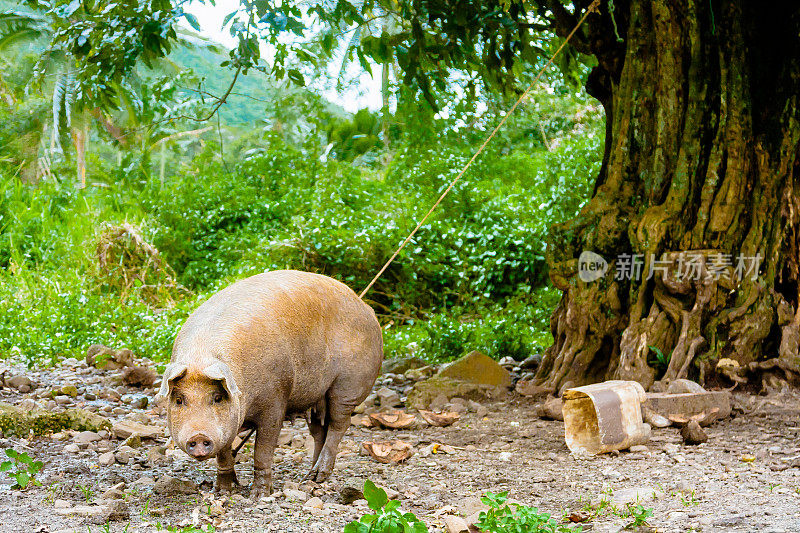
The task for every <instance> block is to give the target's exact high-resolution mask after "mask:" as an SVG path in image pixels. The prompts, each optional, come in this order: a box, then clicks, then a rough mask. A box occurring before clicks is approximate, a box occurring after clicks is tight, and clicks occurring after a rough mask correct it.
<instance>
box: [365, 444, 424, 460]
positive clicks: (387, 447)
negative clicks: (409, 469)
mask: <svg viewBox="0 0 800 533" xmlns="http://www.w3.org/2000/svg"><path fill="white" fill-rule="evenodd" d="M363 446H364V450H365V451H366V452H367V453H368V454H369V455H370V457H372V458H373V459H375V460H376V461H378V462H379V463H384V464H397V463H402V462H403V461H405V460H406V459H408V458H409V457H411V455H412V453H413V450H412V448H411V445H410V444H409V443H407V442H403V441H402V440H393V441H382V442H365V443H364V444H363Z"/></svg>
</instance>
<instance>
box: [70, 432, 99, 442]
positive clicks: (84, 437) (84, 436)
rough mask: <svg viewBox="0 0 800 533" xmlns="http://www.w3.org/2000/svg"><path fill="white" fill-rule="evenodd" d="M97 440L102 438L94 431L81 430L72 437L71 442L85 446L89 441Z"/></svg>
mask: <svg viewBox="0 0 800 533" xmlns="http://www.w3.org/2000/svg"><path fill="white" fill-rule="evenodd" d="M98 440H102V439H101V438H100V435H98V434H97V432H95V431H81V432H80V433H78V434H77V435H75V436H74V437H72V442H74V443H75V444H78V445H80V446H86V445H88V444H89V443H90V442H97V441H98Z"/></svg>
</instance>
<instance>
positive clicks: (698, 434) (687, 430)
mask: <svg viewBox="0 0 800 533" xmlns="http://www.w3.org/2000/svg"><path fill="white" fill-rule="evenodd" d="M681 437H683V442H685V443H686V444H690V445H695V444H703V443H704V442H706V441H707V440H708V435H706V432H705V431H703V428H701V427H700V424H699V423H698V422H697V420H692V421H690V422H689V423H688V424H686V425H685V426H683V427H682V428H681Z"/></svg>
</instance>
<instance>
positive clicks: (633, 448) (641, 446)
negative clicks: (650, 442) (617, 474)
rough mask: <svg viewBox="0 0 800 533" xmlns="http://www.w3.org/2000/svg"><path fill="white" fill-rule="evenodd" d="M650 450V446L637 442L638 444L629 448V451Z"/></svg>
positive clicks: (641, 451) (640, 451)
mask: <svg viewBox="0 0 800 533" xmlns="http://www.w3.org/2000/svg"><path fill="white" fill-rule="evenodd" d="M648 450H649V448H648V447H647V446H645V445H644V444H636V445H634V446H631V447H630V448H628V451H630V452H632V453H644V452H646V451H648Z"/></svg>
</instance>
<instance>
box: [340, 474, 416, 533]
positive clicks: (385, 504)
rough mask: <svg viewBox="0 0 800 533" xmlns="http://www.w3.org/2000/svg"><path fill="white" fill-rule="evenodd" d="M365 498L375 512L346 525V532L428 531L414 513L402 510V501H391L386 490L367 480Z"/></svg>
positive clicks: (405, 532)
mask: <svg viewBox="0 0 800 533" xmlns="http://www.w3.org/2000/svg"><path fill="white" fill-rule="evenodd" d="M364 498H365V499H366V500H367V503H368V504H369V508H370V509H372V510H373V511H374V514H370V513H368V514H365V515H364V516H362V517H361V518H360V519H359V520H358V521H357V522H350V523H349V524H347V525H346V526H345V527H344V533H427V531H428V528H427V526H425V523H424V522H422V521H421V520H420V519H418V518H417V517H416V516H414V513H403V512H401V511H400V502H399V501H397V500H392V501H389V498H388V497H387V496H386V491H385V490H383V489H382V488H379V487H376V486H375V484H374V483H373V482H372V481H370V480H367V481H366V482H364Z"/></svg>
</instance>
